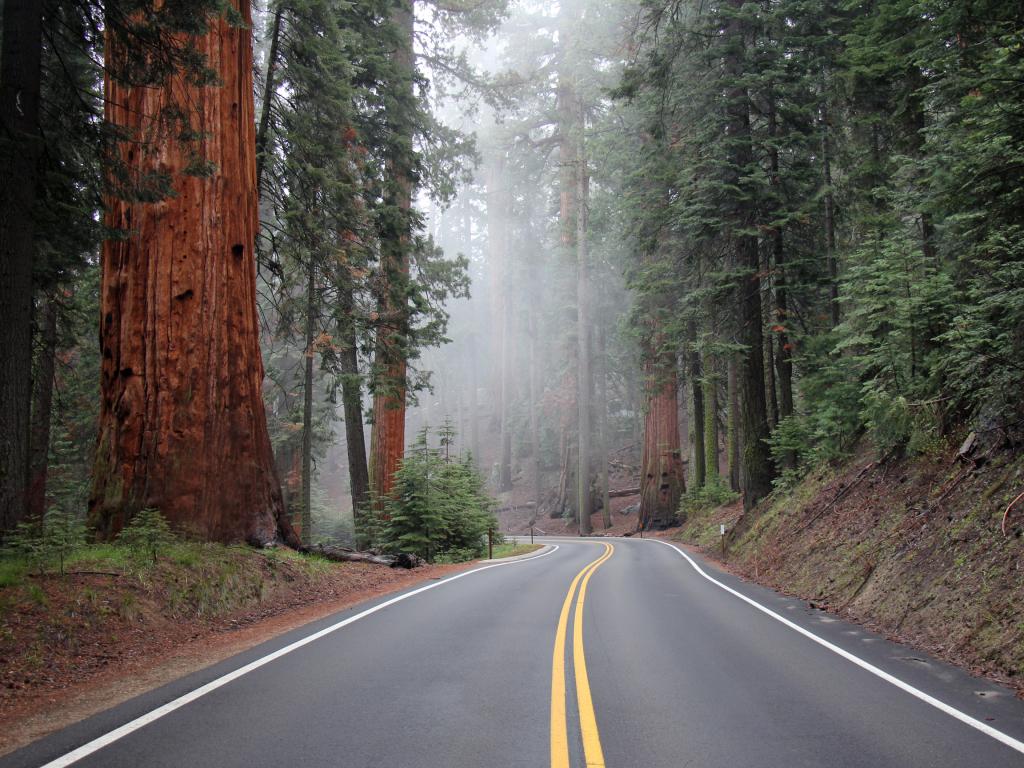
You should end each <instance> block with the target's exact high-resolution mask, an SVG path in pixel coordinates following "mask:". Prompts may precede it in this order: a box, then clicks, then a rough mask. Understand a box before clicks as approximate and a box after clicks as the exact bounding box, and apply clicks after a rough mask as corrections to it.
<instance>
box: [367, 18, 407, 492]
mask: <svg viewBox="0 0 1024 768" xmlns="http://www.w3.org/2000/svg"><path fill="white" fill-rule="evenodd" d="M391 20H392V23H393V24H394V25H395V26H396V28H397V29H398V30H399V32H400V33H401V35H402V42H401V44H400V45H399V46H398V49H397V50H396V51H395V52H394V54H393V57H394V61H395V63H396V64H397V65H398V68H399V69H400V70H404V71H405V72H406V73H410V74H411V73H413V72H414V70H415V66H416V64H415V59H414V57H413V37H414V31H415V27H414V17H413V4H412V0H402V2H400V3H399V4H398V5H397V6H396V7H395V8H394V9H393V10H392V12H391ZM412 83H413V80H412V77H411V76H410V77H409V79H408V81H407V82H402V83H401V84H400V86H398V87H401V88H403V89H406V92H405V93H404V96H405V97H406V98H409V99H410V100H411V99H412V97H413V91H412V88H413V85H412ZM398 129H399V130H409V131H411V127H410V126H407V125H399V127H398ZM391 172H392V173H393V174H394V177H395V190H394V192H393V195H394V198H393V201H392V202H393V203H394V205H396V206H397V208H398V209H399V211H400V212H401V213H402V214H403V220H402V222H401V223H400V224H399V225H398V228H397V231H393V232H388V233H387V234H386V236H385V237H384V238H383V239H384V241H385V242H384V243H383V247H382V249H381V250H382V253H381V262H382V263H381V275H382V283H383V285H382V289H381V293H380V298H379V300H378V309H379V315H380V317H381V318H382V320H383V321H384V322H383V325H382V326H381V328H380V330H379V331H378V338H377V349H376V358H377V367H378V369H379V370H380V374H379V375H380V376H381V381H380V383H379V385H378V387H377V391H376V392H375V393H374V396H373V428H372V430H371V432H370V486H371V488H372V491H373V496H374V498H375V504H377V505H378V507H379V506H381V505H382V504H383V501H382V500H383V499H384V498H385V497H386V496H389V495H390V494H391V488H392V487H393V485H394V481H395V472H396V471H397V470H398V466H399V464H400V463H401V461H402V457H403V456H404V455H405V395H406V373H407V369H408V365H407V362H406V351H405V349H404V348H403V346H402V345H403V340H402V337H404V336H407V326H408V322H409V309H408V306H407V304H406V300H405V298H404V294H403V293H402V291H401V290H397V288H400V287H401V286H402V285H403V284H404V283H405V281H407V280H408V277H409V235H410V232H409V224H408V214H409V211H411V209H412V180H411V173H410V171H409V168H407V167H406V166H405V162H403V160H401V159H396V160H395V161H393V162H392V164H391Z"/></svg>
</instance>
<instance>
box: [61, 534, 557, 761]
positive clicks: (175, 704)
mask: <svg viewBox="0 0 1024 768" xmlns="http://www.w3.org/2000/svg"><path fill="white" fill-rule="evenodd" d="M548 546H550V547H552V549H549V550H547V551H546V552H541V553H540V554H539V555H534V556H533V557H528V558H525V559H523V560H510V561H509V562H507V563H493V564H491V565H484V566H481V567H480V568H474V569H472V570H469V571H464V572H463V573H458V574H456V575H454V576H450V577H449V578H447V579H443V580H441V581H438V582H435V583H433V584H427V585H425V586H422V587H419V588H418V589H414V590H412V591H411V592H405V593H403V594H401V595H398V596H397V597H393V598H391V599H390V600H385V601H384V602H383V603H379V604H378V605H375V606H373V607H372V608H367V609H366V610H365V611H361V612H360V613H357V614H356V615H355V616H349V617H348V618H347V619H343V620H342V621H339V622H337V623H336V624H332V625H331V626H329V627H326V628H324V629H321V630H320V631H319V632H314V633H313V634H312V635H307V636H306V637H303V638H302V639H301V640H296V641H295V642H294V643H290V644H289V645H286V646H285V647H284V648H279V649H278V650H276V651H274V652H273V653H269V654H267V655H266V656H263V657H261V658H259V659H256V660H255V661H251V662H249V663H248V664H246V665H245V666H243V667H239V668H238V669H236V670H234V671H232V672H228V673H227V674H226V675H223V676H221V677H218V678H217V679H216V680H211V681H210V682H208V683H206V684H205V685H202V686H200V687H199V688H196V689H194V690H192V691H189V692H188V693H186V694H183V695H182V696H179V697H178V698H176V699H174V700H173V701H169V702H167V703H166V704H164V705H163V706H160V707H157V708H156V709H154V710H151V711H149V712H147V713H146V714H144V715H140V716H139V717H137V718H135V719H134V720H130V721H129V722H127V723H125V724H124V725H122V726H120V727H119V728H115V729H114V730H112V731H109V732H108V733H105V734H103V735H102V736H98V737H97V738H95V739H93V740H92V741H90V742H87V743H85V744H83V745H82V746H80V747H78V748H77V749H75V750H72V751H71V752H68V753H67V754H65V755H62V756H61V757H58V758H57V759H55V760H51V761H50V762H48V763H46V764H45V765H43V766H41V768H64V766H68V765H72V764H73V763H77V762H78V761H79V760H81V759H82V758H84V757H88V756H89V755H91V754H93V753H94V752H97V751H99V750H101V749H103V748H104V747H106V746H108V745H110V744H113V743H114V742H115V741H118V740H119V739H123V738H124V737H125V736H127V735H128V734H130V733H132V732H134V731H137V730H139V729H140V728H142V727H143V726H145V725H148V724H149V723H152V722H153V721H155V720H159V719H160V718H161V717H163V716H164V715H169V714H170V713H171V712H174V711H175V710H176V709H181V708H182V707H184V706H185V705H186V704H190V703H191V702H193V701H195V700H196V699H198V698H201V697H203V696H205V695H206V694H208V693H210V692H211V691H215V690H217V689H218V688H220V687H221V686H224V685H227V684H228V683H230V682H231V681H232V680H237V679H238V678H240V677H242V675H246V674H248V673H249V672H252V671H253V670H254V669H259V668H260V667H262V666H263V665H265V664H269V663H270V662H272V661H274V660H275V659H279V658H281V657H282V656H284V655H285V654H288V653H291V652H292V651H294V650H297V649H299V648H301V647H302V646H304V645H308V644H309V643H312V642H313V641H315V640H319V639H320V638H321V637H324V636H325V635H329V634H331V633H332V632H336V631H337V630H339V629H341V628H342V627H347V626H348V625H349V624H351V623H353V622H356V621H359V620H360V619H362V618H365V617H367V616H369V615H370V614H372V613H376V612H377V611H381V610H384V609H385V608H387V607H388V606H391V605H394V604H395V603H400V602H402V601H403V600H407V599H408V598H410V597H413V596H414V595H418V594H420V593H421V592H426V591H427V590H429V589H436V588H437V587H440V586H443V585H445V584H450V583H451V582H453V581H455V580H457V579H461V578H463V577H464V576H471V575H472V574H474V573H480V572H481V571H487V570H490V569H491V568H500V567H502V566H505V565H518V564H520V563H528V562H530V561H531V560H539V559H540V558H542V557H545V556H547V555H550V554H552V553H553V552H555V550H557V549H558V545H557V544H550V545H548Z"/></svg>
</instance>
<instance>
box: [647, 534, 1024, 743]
mask: <svg viewBox="0 0 1024 768" xmlns="http://www.w3.org/2000/svg"><path fill="white" fill-rule="evenodd" d="M647 541H656V542H658V543H659V544H664V545H665V546H666V547H670V548H672V549H674V550H675V551H676V552H678V553H679V554H680V555H682V556H683V557H684V558H686V561H687V562H688V563H689V564H690V565H692V566H693V568H694V570H695V571H697V573H699V574H700V575H701V576H703V577H704V578H705V579H707V580H708V581H710V582H711V583H712V584H714V585H716V586H718V587H721V588H722V589H724V590H725V591H726V592H728V593H730V594H731V595H734V596H735V597H738V598H739V599H740V600H742V601H743V602H745V603H747V604H748V605H751V606H753V607H754V608H756V609H757V610H759V611H761V613H764V614H767V615H768V616H771V617H772V618H773V619H775V620H776V621H779V622H781V623H783V624H785V625H786V626H787V627H789V628H790V629H792V630H793V631H795V632H799V633H800V634H801V635H803V636H804V637H806V638H808V639H809V640H813V641H814V642H816V643H817V644H818V645H821V646H823V647H825V648H827V649H828V650H830V651H832V652H833V653H835V654H837V655H839V656H842V657H843V658H844V659H846V660H847V661H850V662H853V663H854V664H856V665H857V666H858V667H860V668H861V669H865V670H867V671H868V672H870V673H871V674H873V675H875V676H876V677H880V678H881V679H882V680H885V682H887V683H891V684H892V685H895V686H896V687H897V688H899V689H900V690H901V691H905V692H906V693H909V694H910V695H911V696H913V697H915V698H917V699H920V700H921V701H923V702H924V703H925V704H930V705H931V706H933V707H935V708H936V709H937V710H939V711H940V712H944V713H946V714H947V715H949V716H950V717H955V718H956V719H957V720H959V721H960V722H962V723H964V724H966V725H969V726H971V728H975V729H976V730H979V731H981V732H982V733H984V734H985V735H986V736H991V737H992V738H993V739H995V740H996V741H999V742H1001V743H1003V744H1005V745H1006V746H1008V747H1010V749H1015V750H1017V751H1018V752H1020V753H1022V754H1024V742H1022V741H1018V740H1017V739H1015V738H1013V737H1012V736H1008V735H1007V734H1005V733H1003V732H1002V731H997V730H996V729H995V728H993V727H992V726H991V725H987V724H986V723H983V722H982V721H981V720H978V719H976V718H973V717H971V716H970V715H968V714H966V713H964V712H961V711H960V710H959V709H956V708H955V707H951V706H950V705H949V704H946V703H945V702H943V701H939V700H938V699H936V698H935V697H934V696H930V695H928V694H927V693H925V692H924V691H922V690H919V689H917V688H915V687H914V686H912V685H910V683H905V682H903V681H902V680H900V679H899V678H898V677H895V676H893V675H890V674H889V673H888V672H886V671H884V670H882V669H879V668H878V667H876V666H875V665H874V664H871V663H869V662H867V661H864V660H863V659H861V658H860V657H858V656H854V655H853V654H852V653H850V652H849V651H846V650H844V649H842V648H840V647H839V646H838V645H835V644H833V643H830V642H829V641H828V640H825V639H824V638H821V637H818V636H817V635H816V634H814V633H813V632H811V631H809V630H807V629H804V628H803V627H801V626H800V625H799V624H795V623H794V622H792V621H790V620H789V619H787V618H786V617H784V616H780V615H779V614H777V613H775V611H773V610H771V609H770V608H766V607H764V606H763V605H761V604H760V603H758V602H757V601H756V600H752V599H751V598H749V597H747V596H746V595H744V594H743V593H741V592H738V591H736V590H735V589H733V588H732V587H730V586H727V585H726V584H723V583H722V582H720V581H718V580H717V579H714V578H712V577H711V576H708V574H707V573H705V572H704V570H703V569H702V568H701V567H700V566H699V565H698V564H697V562H696V561H695V560H694V559H693V558H692V557H690V556H689V555H688V554H686V553H685V552H683V550H681V549H680V548H679V547H677V546H676V545H675V544H670V543H669V542H667V541H663V540H661V539H647Z"/></svg>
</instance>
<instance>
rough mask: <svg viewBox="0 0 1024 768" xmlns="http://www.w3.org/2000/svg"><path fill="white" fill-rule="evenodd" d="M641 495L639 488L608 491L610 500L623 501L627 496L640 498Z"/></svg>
mask: <svg viewBox="0 0 1024 768" xmlns="http://www.w3.org/2000/svg"><path fill="white" fill-rule="evenodd" d="M638 495H640V489H639V488H619V489H617V490H611V491H608V498H609V499H621V498H623V497H625V496H638Z"/></svg>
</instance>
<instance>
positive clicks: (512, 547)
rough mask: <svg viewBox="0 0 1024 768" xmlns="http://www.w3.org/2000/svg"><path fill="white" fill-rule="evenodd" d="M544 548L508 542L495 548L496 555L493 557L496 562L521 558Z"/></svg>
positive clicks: (538, 545) (539, 545)
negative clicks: (507, 558)
mask: <svg viewBox="0 0 1024 768" xmlns="http://www.w3.org/2000/svg"><path fill="white" fill-rule="evenodd" d="M543 546H544V545H543V544H516V543H512V542H506V543H504V544H498V545H496V546H495V547H494V553H493V555H492V558H493V559H494V560H501V559H504V558H506V557H519V556H520V555H528V554H530V553H531V552H536V551H537V550H538V549H540V548H541V547H543Z"/></svg>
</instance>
